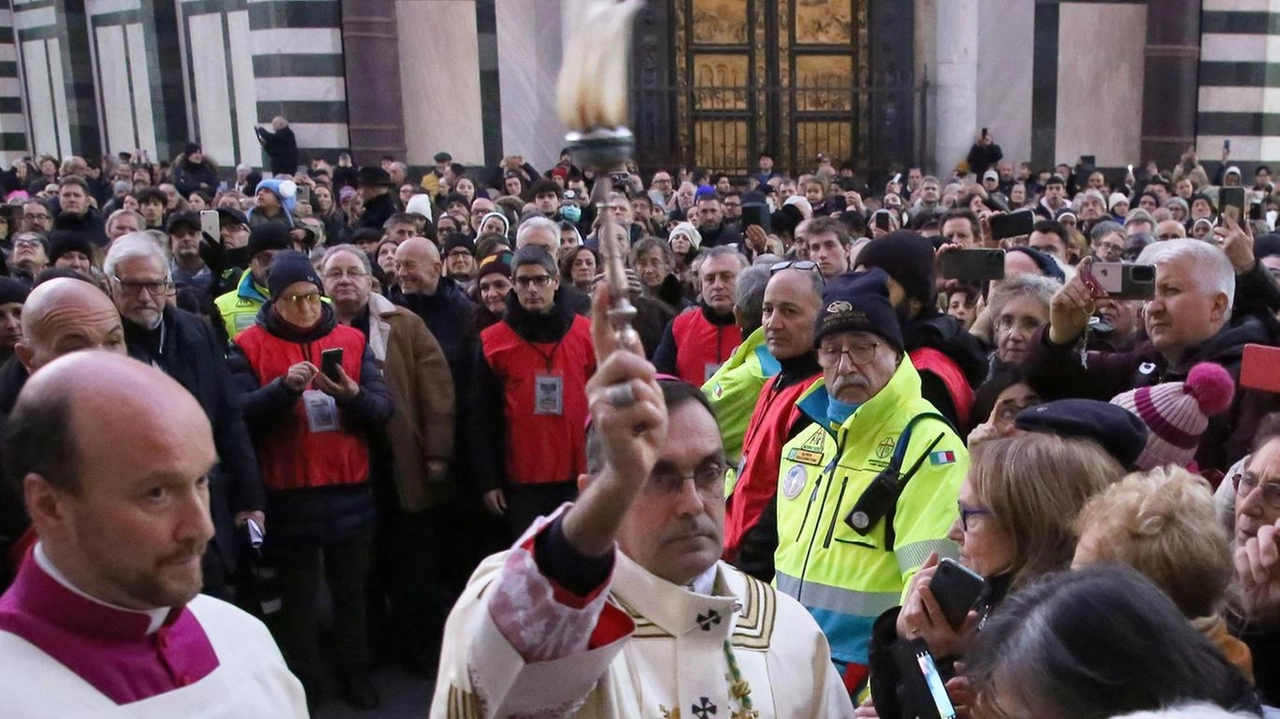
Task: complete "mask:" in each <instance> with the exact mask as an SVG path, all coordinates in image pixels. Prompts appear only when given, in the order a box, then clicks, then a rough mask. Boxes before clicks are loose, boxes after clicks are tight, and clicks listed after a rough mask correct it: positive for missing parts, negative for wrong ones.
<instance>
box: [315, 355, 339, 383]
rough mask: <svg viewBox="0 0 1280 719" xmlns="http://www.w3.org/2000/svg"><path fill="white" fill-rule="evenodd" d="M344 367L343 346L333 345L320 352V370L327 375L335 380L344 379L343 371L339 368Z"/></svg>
mask: <svg viewBox="0 0 1280 719" xmlns="http://www.w3.org/2000/svg"><path fill="white" fill-rule="evenodd" d="M340 367H342V348H341V347H332V348H330V349H327V350H324V351H323V352H321V353H320V371H321V372H322V373H323V374H324V376H325V377H328V378H329V379H331V380H333V381H334V382H341V381H342V373H341V372H339V371H338V369H339V368H340Z"/></svg>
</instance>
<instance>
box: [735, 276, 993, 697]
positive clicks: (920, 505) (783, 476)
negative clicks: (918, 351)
mask: <svg viewBox="0 0 1280 719" xmlns="http://www.w3.org/2000/svg"><path fill="white" fill-rule="evenodd" d="M888 283H889V276H888V275H887V274H885V273H884V271H883V270H879V269H874V270H871V271H869V272H857V273H852V274H848V275H843V276H841V277H838V278H836V279H835V280H832V281H831V282H829V283H828V284H827V288H826V291H825V292H823V295H822V309H821V310H820V312H819V314H818V318H817V320H816V322H815V324H814V334H815V336H816V341H817V348H818V363H819V364H820V365H821V367H822V379H821V380H819V381H818V382H815V383H814V384H813V385H812V386H811V387H809V389H808V390H807V391H806V392H805V393H804V395H802V396H801V398H800V399H799V401H798V402H797V407H798V408H799V410H800V412H801V414H802V415H803V422H804V424H802V425H800V426H799V427H798V428H797V429H796V430H793V432H792V434H791V437H792V439H790V440H789V441H788V442H787V443H786V444H784V445H783V447H782V466H781V468H780V470H779V473H778V493H777V499H776V501H775V503H774V505H773V507H772V509H773V511H774V512H775V513H776V522H774V524H775V525H776V537H773V538H771V539H773V541H775V542H776V543H777V552H776V554H775V556H774V560H775V569H776V574H775V583H776V585H777V587H778V589H779V590H780V591H782V592H785V593H786V594H789V595H791V596H793V597H795V598H796V599H797V600H799V601H800V602H801V603H802V604H804V605H805V606H806V607H807V608H808V609H809V611H810V612H811V613H812V614H813V616H814V618H815V619H816V620H817V621H818V626H820V627H821V628H822V630H823V631H824V632H825V633H826V635H827V638H828V640H829V641H830V642H831V656H832V659H833V660H834V661H835V664H836V668H837V669H838V670H839V672H840V674H841V677H842V678H843V680H844V683H845V687H846V688H847V689H848V690H849V692H850V693H851V694H857V693H858V692H860V691H861V690H862V689H863V688H864V687H865V685H866V679H867V675H868V657H867V641H868V640H869V639H870V636H871V628H872V623H873V622H874V621H875V619H876V617H878V616H880V614H882V613H883V612H885V611H886V610H888V609H890V608H892V607H896V606H898V605H899V604H901V598H902V593H903V591H904V589H905V588H906V587H907V586H908V584H909V583H910V580H911V577H912V576H914V575H915V573H916V571H918V570H919V568H920V565H921V564H922V563H923V562H924V561H925V560H926V559H928V558H929V555H930V554H931V553H935V552H936V553H937V554H939V555H941V556H954V555H955V554H956V547H955V545H954V544H953V543H952V542H951V541H950V540H948V539H947V531H948V530H949V528H950V527H951V524H952V522H954V521H955V518H956V498H957V497H958V496H959V492H960V485H961V484H962V482H963V481H964V476H965V472H966V471H967V469H968V464H969V454H968V451H967V450H966V449H965V447H964V443H963V442H962V441H961V439H960V437H959V436H957V435H956V432H955V430H954V429H952V427H951V425H950V424H949V423H948V422H947V421H946V420H945V419H944V418H943V417H942V415H940V414H938V411H937V410H936V409H935V408H934V407H933V405H931V404H929V402H928V401H927V400H925V399H924V398H923V397H922V396H921V384H920V374H919V373H918V372H917V371H916V369H915V367H914V366H913V365H912V363H911V360H910V359H909V358H908V357H906V355H905V352H904V350H903V347H904V343H903V334H902V329H901V327H900V325H899V323H898V315H897V313H896V312H895V311H894V308H893V305H892V304H890V301H889V284H888ZM769 523H770V520H769V519H768V518H764V519H762V520H761V522H760V527H761V528H762V529H763V528H764V527H766V526H768V525H769ZM762 539H763V538H762Z"/></svg>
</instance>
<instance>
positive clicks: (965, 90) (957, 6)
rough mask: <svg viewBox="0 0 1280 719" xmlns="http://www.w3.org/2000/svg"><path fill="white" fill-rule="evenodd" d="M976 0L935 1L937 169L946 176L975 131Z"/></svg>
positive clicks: (959, 160) (976, 129) (967, 147)
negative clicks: (936, 2) (936, 3)
mask: <svg viewBox="0 0 1280 719" xmlns="http://www.w3.org/2000/svg"><path fill="white" fill-rule="evenodd" d="M978 9H979V4H978V0H943V1H942V2H939V3H938V5H937V24H936V27H937V28H938V34H937V56H938V74H937V78H936V80H935V82H936V83H937V90H936V92H937V105H936V107H937V114H936V115H931V117H933V118H934V119H933V120H932V122H933V123H934V124H936V125H937V128H938V129H937V135H936V144H935V147H936V150H935V156H936V158H937V159H936V161H937V165H938V168H937V169H938V173H939V174H940V175H943V176H946V175H949V174H950V171H951V168H953V167H955V166H956V164H957V163H959V162H961V161H963V160H964V159H965V157H966V156H967V155H968V154H969V148H970V147H971V146H972V145H973V138H974V137H975V136H976V135H975V133H976V132H978V113H977V110H978V108H977V92H978Z"/></svg>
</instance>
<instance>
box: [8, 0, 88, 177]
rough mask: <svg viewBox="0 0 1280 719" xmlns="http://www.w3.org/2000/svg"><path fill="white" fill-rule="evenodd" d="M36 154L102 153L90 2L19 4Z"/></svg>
mask: <svg viewBox="0 0 1280 719" xmlns="http://www.w3.org/2000/svg"><path fill="white" fill-rule="evenodd" d="M12 10H13V28H14V32H15V34H16V38H15V39H16V42H17V48H18V62H19V67H20V68H21V74H22V83H21V84H22V91H23V93H24V97H25V98H26V102H27V106H26V109H27V112H28V113H29V117H28V118H27V121H28V123H29V126H30V128H31V150H32V151H33V152H34V153H37V154H49V155H53V156H54V157H58V158H61V157H66V156H68V155H73V154H76V155H84V156H90V157H91V156H94V155H97V154H98V153H99V152H100V151H101V145H102V142H101V137H100V135H99V130H98V111H97V110H98V109H97V107H96V105H95V102H94V96H95V93H96V88H95V83H94V74H93V62H92V51H91V49H90V46H89V34H88V30H87V24H86V23H87V17H86V15H85V9H84V0H13V8H12Z"/></svg>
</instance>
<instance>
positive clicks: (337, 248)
mask: <svg viewBox="0 0 1280 719" xmlns="http://www.w3.org/2000/svg"><path fill="white" fill-rule="evenodd" d="M316 249H317V250H318V249H320V248H319V247H317V248H316ZM339 252H350V253H351V254H353V255H355V256H356V257H359V258H360V264H362V265H364V271H365V272H368V273H369V274H373V263H372V262H370V261H369V255H367V254H365V251H364V250H362V249H360V248H359V247H356V246H355V245H334V246H333V247H330V248H328V249H327V250H325V251H324V259H322V260H321V261H320V266H321V267H324V266H325V265H327V264H329V258H331V257H333V256H334V255H336V254H338V253H339Z"/></svg>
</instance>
